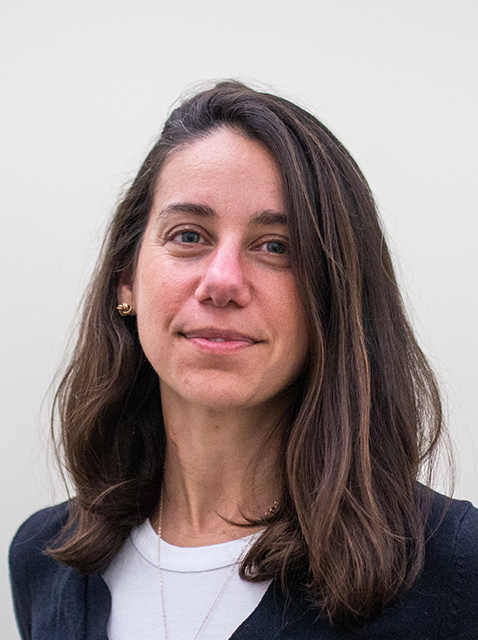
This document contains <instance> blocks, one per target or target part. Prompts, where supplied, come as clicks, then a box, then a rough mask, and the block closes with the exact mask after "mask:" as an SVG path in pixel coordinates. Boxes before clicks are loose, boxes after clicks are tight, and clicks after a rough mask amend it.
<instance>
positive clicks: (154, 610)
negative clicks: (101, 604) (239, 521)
mask: <svg viewBox="0 0 478 640" xmlns="http://www.w3.org/2000/svg"><path fill="white" fill-rule="evenodd" d="M258 535H260V533H259V534H254V535H252V536H248V537H247V538H241V539H240V540H233V541H232V542H224V543H222V544H215V545H211V546H207V547H175V546H173V545H170V544H168V543H167V542H164V540H161V571H162V581H163V590H164V604H165V612H166V624H167V630H168V637H169V638H170V639H171V640H178V639H181V640H193V638H194V637H195V635H196V633H197V631H198V629H199V627H200V626H201V624H202V622H203V620H204V618H205V617H206V615H207V613H208V611H209V610H210V609H211V607H212V605H213V603H214V601H215V600H216V598H217V596H218V594H219V592H220V591H221V588H222V586H223V585H224V582H225V581H226V578H227V576H228V574H229V572H230V570H231V567H232V568H233V573H232V575H231V577H230V578H229V579H228V581H227V584H226V587H225V589H224V591H223V592H222V594H221V596H220V597H219V599H218V601H217V602H216V604H215V605H214V607H213V609H212V611H211V613H210V615H209V618H208V620H207V622H206V624H205V625H204V627H203V629H202V630H201V633H200V635H199V638H198V640H225V639H227V638H229V637H230V636H231V635H232V634H233V633H234V631H235V630H236V629H237V627H238V626H239V625H240V624H241V623H242V622H243V621H244V620H245V619H246V618H248V617H249V615H250V614H251V613H252V612H253V611H254V609H255V608H256V607H257V605H258V604H259V602H260V601H261V599H262V596H263V595H264V593H265V592H266V591H267V588H268V586H269V584H270V582H260V583H252V582H245V581H244V580H241V578H240V577H239V575H238V569H239V564H238V563H237V561H238V559H239V558H241V559H242V558H243V557H244V551H245V550H246V546H247V549H249V547H250V546H251V544H252V543H253V542H254V540H255V539H256V537H257V536H258ZM102 575H103V578H104V580H105V582H106V584H107V585H108V588H109V590H110V592H111V597H112V608H111V613H110V618H109V621H108V629H107V633H108V639H109V640H153V639H154V640H158V639H159V640H162V639H164V637H165V635H164V623H163V613H162V607H161V592H160V585H159V572H158V536H157V534H156V532H155V531H154V529H153V528H152V526H151V524H150V522H149V520H146V521H145V522H143V524H142V525H140V526H139V527H136V528H135V529H133V531H132V532H131V535H130V536H129V538H128V540H127V541H126V543H125V544H124V545H123V547H122V549H121V550H120V552H119V553H118V555H117V556H116V557H115V559H114V560H113V562H112V563H111V564H110V566H109V567H108V568H107V569H106V570H105V571H104V572H103V574H102Z"/></svg>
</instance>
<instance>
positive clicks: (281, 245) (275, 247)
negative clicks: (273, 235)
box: [265, 240, 287, 254]
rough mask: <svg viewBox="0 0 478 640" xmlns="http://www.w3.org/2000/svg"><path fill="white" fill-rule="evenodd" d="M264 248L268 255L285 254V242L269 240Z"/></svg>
mask: <svg viewBox="0 0 478 640" xmlns="http://www.w3.org/2000/svg"><path fill="white" fill-rule="evenodd" d="M265 246H266V249H267V251H268V252H269V253H276V254H282V253H287V245H286V244H285V242H279V240H271V241H270V242H266V243H265Z"/></svg>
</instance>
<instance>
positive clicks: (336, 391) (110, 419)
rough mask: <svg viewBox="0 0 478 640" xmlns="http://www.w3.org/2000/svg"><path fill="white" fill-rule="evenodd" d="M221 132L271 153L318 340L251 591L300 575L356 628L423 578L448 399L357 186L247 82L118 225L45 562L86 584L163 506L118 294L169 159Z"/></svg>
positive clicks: (180, 132)
mask: <svg viewBox="0 0 478 640" xmlns="http://www.w3.org/2000/svg"><path fill="white" fill-rule="evenodd" d="M224 126H226V127H232V128H234V129H236V130H238V131H240V132H242V133H243V134H244V135H246V136H248V137H250V138H251V139H253V140H257V141H260V142H262V143H263V144H264V145H265V146H266V147H267V148H268V149H269V151H270V152H271V154H272V155H273V157H274V158H275V160H276V161H277V165H278V167H279V170H280V172H281V177H282V182H283V187H284V189H283V191H284V199H285V207H286V211H287V215H288V219H289V234H290V242H291V260H292V268H293V271H294V275H295V277H296V281H297V282H298V283H300V286H298V290H299V294H300V297H301V301H302V305H303V307H304V310H305V316H306V318H307V322H308V325H309V326H308V331H309V335H310V353H309V359H308V365H307V370H306V371H305V372H304V374H303V375H302V377H301V379H300V381H299V383H298V385H296V392H295V394H293V396H291V397H292V400H291V406H290V411H289V413H288V416H289V419H288V421H287V424H284V425H282V429H283V448H282V452H283V455H282V459H281V461H280V463H281V465H282V471H281V472H282V478H283V486H282V496H281V500H280V506H279V508H278V509H277V511H276V512H275V513H274V515H273V516H271V517H270V518H269V519H268V521H267V523H266V524H267V527H266V530H265V531H264V533H263V535H262V536H261V537H260V538H259V540H258V541H257V542H256V543H255V545H254V546H253V547H252V549H251V550H250V552H249V553H248V555H247V556H246V558H245V559H244V561H243V564H242V567H241V576H242V577H243V578H245V579H248V580H267V579H271V578H276V579H281V580H282V584H283V586H284V587H286V586H287V583H288V579H289V578H290V576H291V575H294V576H297V575H299V574H300V575H302V576H303V581H304V583H306V585H307V593H308V594H309V597H310V601H311V603H312V604H313V605H315V606H317V608H318V611H319V612H322V613H323V614H325V615H328V616H329V618H330V619H331V620H333V621H339V622H345V623H354V622H357V621H360V620H363V619H365V618H367V617H369V616H371V615H373V614H377V613H379V612H380V611H381V610H382V609H383V607H384V606H386V605H387V604H389V603H390V602H392V601H393V600H394V599H396V598H397V597H398V596H399V595H400V594H401V593H402V592H403V591H404V590H405V589H407V588H408V587H409V586H410V585H411V584H412V583H413V581H414V579H415V578H416V577H417V575H418V573H419V571H420V569H421V567H422V565H423V557H424V547H425V539H424V524H425V510H424V505H423V502H422V499H421V497H420V496H421V492H420V491H417V475H418V473H419V471H420V468H421V466H422V465H423V464H424V463H425V462H426V461H427V460H432V459H433V453H434V451H435V447H436V444H437V441H438V438H439V435H440V431H441V429H442V414H441V407H440V399H439V393H438V389H437V384H436V380H435V378H434V375H433V373H432V371H431V370H430V367H429V365H428V363H427V361H426V359H425V357H424V355H423V353H422V351H421V350H420V348H419V346H418V345H417V342H416V340H415V338H414V335H413V332H412V330H411V328H410V325H409V323H408V321H407V318H406V315H405V312H404V308H403V303H402V299H401V296H400V292H399V289H398V286H397V282H396V279H395V275H394V271H393V267H392V261H391V258H390V254H389V251H388V248H387V245H386V242H385V239H384V235H383V232H382V229H381V225H380V222H379V217H378V214H377V210H376V207H375V204H374V200H373V197H372V195H371V192H370V189H369V187H368V185H367V182H366V180H365V178H364V177H363V175H362V173H361V171H360V169H359V168H358V166H357V165H356V163H355V162H354V160H353V159H352V158H351V156H350V155H349V153H348V152H347V150H346V149H345V148H344V147H343V146H342V144H341V143H340V142H339V141H338V140H337V139H336V138H335V137H334V136H333V135H332V134H331V133H330V131H328V129H327V128H326V127H325V126H324V125H323V124H321V123H320V122H319V121H318V120H317V119H316V118H315V117H313V116H312V115H311V114H309V113H307V112H306V111H304V110H303V109H301V108H300V107H298V106H296V105H295V104H293V103H291V102H289V101H287V100H285V99H283V98H279V97H277V96H274V95H270V94H267V93H260V92H257V91H255V90H252V89H250V88H248V87H246V86H245V85H243V84H241V83H238V82H233V81H230V82H221V83H219V84H217V85H216V86H215V87H214V88H212V89H209V90H206V91H202V92H200V93H198V94H196V95H194V96H193V97H191V98H190V99H188V100H186V101H185V102H183V103H182V104H181V105H180V106H179V107H178V108H176V109H175V110H174V111H173V112H172V113H171V115H170V117H169V118H168V120H167V121H166V124H165V126H164V129H163V132H162V134H161V136H160V138H159V139H158V141H157V142H156V144H155V145H154V147H153V148H152V150H151V151H150V153H149V155H148V156H147V158H146V160H145V161H144V163H143V165H142V167H141V168H140V170H139V173H138V175H137V177H136V178H135V180H134V181H133V183H132V185H131V187H130V188H129V190H128V191H127V193H126V195H125V197H124V199H123V200H122V202H121V203H120V204H119V206H118V208H117V211H116V213H115V215H114V218H113V220H112V222H111V225H110V227H109V230H108V234H107V237H106V240H105V244H104V246H103V250H102V253H101V256H100V259H99V262H98V265H97V268H96V271H95V273H94V275H93V278H92V280H91V284H90V287H89V290H88V292H87V296H86V300H85V307H84V316H83V322H82V324H81V328H80V332H79V338H78V343H77V346H76V349H75V351H74V354H73V357H72V361H71V364H70V366H69V368H68V370H67V372H66V375H65V376H64V378H63V380H62V382H61V385H60V387H59V390H58V392H57V396H56V407H57V410H58V415H59V418H60V424H61V435H60V448H61V451H62V455H63V461H64V464H65V467H66V469H67V471H68V473H69V474H70V476H71V478H72V480H73V483H74V486H75V489H76V497H75V499H74V500H73V501H72V504H71V513H70V520H69V523H68V525H67V528H66V530H65V531H64V533H63V536H62V537H61V538H60V540H59V541H57V543H56V544H54V545H52V547H51V548H50V550H49V553H50V555H51V556H53V557H54V558H55V559H57V560H58V561H60V562H63V563H65V564H67V565H70V566H73V567H75V568H77V569H78V570H80V571H82V572H93V571H98V570H101V569H103V568H104V567H106V566H107V565H108V563H109V562H110V561H111V560H112V558H113V557H114V556H115V555H116V553H117V552H118V550H119V549H120V547H121V545H122V544H123V543H124V542H125V540H126V538H127V536H128V534H129V532H130V530H131V528H132V527H133V526H135V525H138V524H139V523H141V522H142V521H143V520H144V519H146V518H147V517H149V516H150V515H152V513H153V512H154V510H155V508H156V507H157V503H158V497H159V492H160V487H161V482H162V469H163V461H164V452H165V432H164V425H163V420H162V413H161V399H160V393H159V384H158V377H157V374H156V373H155V371H154V370H153V368H152V367H151V365H150V364H149V362H148V361H147V360H146V357H145V355H144V353H143V350H142V348H141V345H140V342H139V339H138V334H137V327H136V320H135V318H122V317H121V316H120V315H119V314H118V313H117V311H116V310H115V307H116V304H117V291H118V286H119V282H120V278H121V276H122V274H124V273H125V272H126V273H132V272H133V271H134V265H135V261H136V258H137V255H138V251H139V248H140V245H141V241H142V236H143V233H144V230H145V227H146V224H147V221H148V216H149V212H150V210H151V206H152V202H153V194H154V189H155V186H156V183H157V179H158V176H159V174H160V172H161V168H162V166H163V164H164V162H165V160H166V159H167V158H168V157H169V156H170V155H171V154H172V153H173V152H174V151H175V150H176V149H178V148H182V147H184V146H187V145H188V144H191V143H192V142H194V141H195V140H197V139H198V138H201V137H204V136H207V135H208V134H209V133H210V132H211V131H213V130H214V129H216V128H218V127H224ZM289 581H290V580H289Z"/></svg>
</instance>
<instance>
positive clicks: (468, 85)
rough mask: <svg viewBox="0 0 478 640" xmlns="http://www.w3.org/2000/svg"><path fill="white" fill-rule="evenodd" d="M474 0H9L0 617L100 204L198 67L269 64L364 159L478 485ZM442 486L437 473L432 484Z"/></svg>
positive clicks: (466, 484) (259, 74)
mask: <svg viewBox="0 0 478 640" xmlns="http://www.w3.org/2000/svg"><path fill="white" fill-rule="evenodd" d="M477 33H478V3H477V2H476V0H448V1H447V0H217V1H214V0H174V2H173V1H172V0H171V1H160V0H134V1H133V0H114V1H113V0H68V1H66V2H65V1H64V0H42V2H37V1H34V0H15V1H13V0H4V2H3V3H2V8H1V16H0V43H1V44H0V60H1V63H0V64H1V72H0V73H1V75H0V86H1V104H2V109H1V118H0V132H1V134H0V135H1V143H0V170H1V183H2V186H1V200H0V206H1V248H0V262H1V287H0V292H1V295H0V321H1V327H2V341H1V352H0V363H1V405H0V406H1V422H0V433H1V449H0V456H1V459H0V473H1V481H0V493H1V514H2V516H1V517H2V527H1V541H0V542H1V550H2V564H1V583H0V588H1V597H0V620H1V622H0V627H1V629H0V635H1V637H2V638H3V639H4V640H13V639H16V638H18V635H17V631H16V628H15V623H14V618H13V614H12V609H11V604H10V596H9V589H8V577H7V564H6V554H7V547H8V543H9V540H10V539H11V537H12V535H13V534H14V531H15V530H16V528H17V527H18V526H19V524H20V523H21V522H22V521H23V520H24V519H25V518H26V517H27V516H28V515H29V514H30V513H32V512H33V511H35V510H36V509H39V508H41V507H43V506H45V505H48V504H52V503H53V502H55V501H59V500H61V499H63V497H64V495H65V492H64V490H63V489H62V485H61V483H60V482H59V480H58V477H57V476H56V475H55V473H54V471H53V468H54V465H53V462H52V460H51V447H50V445H49V434H48V428H49V426H48V413H49V408H50V404H51V392H50V391H49V385H50V383H51V381H52V379H53V376H54V374H55V372H56V371H57V369H58V367H59V365H60V363H61V360H62V354H63V352H64V349H65V347H66V346H67V339H68V336H69V335H71V333H72V332H74V330H75V327H76V325H77V316H76V309H77V305H78V303H79V301H80V299H81V295H82V291H83V289H84V287H85V285H86V283H87V281H88V276H89V274H90V273H91V270H92V268H93V265H94V262H95V257H96V255H97V251H98V248H99V245H100V242H101V236H102V232H103V229H104V226H105V222H106V220H107V218H108V216H109V214H110V212H111V211H112V209H113V207H114V204H115V202H116V200H117V197H118V194H119V193H120V191H121V189H122V188H123V186H124V185H126V184H127V183H128V181H129V180H130V179H131V178H132V176H133V175H134V173H135V171H136V170H137V169H138V167H139V164H140V162H141V160H142V158H143V157H144V154H145V152H146V150H147V149H148V147H149V145H150V144H151V142H152V141H153V140H154V138H155V136H156V135H157V134H158V132H159V131H160V129H161V125H162V123H163V121H164V119H165V117H166V115H167V113H168V110H169V109H170V106H171V105H172V104H173V102H174V101H175V100H177V98H178V97H179V96H180V94H181V93H182V92H183V91H184V90H185V89H186V88H188V87H190V86H191V84H193V83H197V82H200V81H203V80H208V79H222V78H231V77H233V78H239V79H242V80H245V81H248V82H254V83H260V85H261V86H263V87H265V88H266V89H270V90H272V91H273V92H278V93H280V94H281V95H283V96H285V97H288V98H290V99H292V100H294V101H296V102H298V103H299V104H301V105H302V106H305V108H307V109H309V110H310V111H312V112H313V113H314V114H316V115H317V116H319V118H321V119H322V120H323V121H324V122H325V123H326V124H327V125H328V126H329V127H330V128H331V129H332V131H333V132H334V133H335V134H336V135H337V136H338V137H339V138H340V139H341V140H342V141H343V142H344V144H345V145H346V147H347V148H348V149H349V150H350V152H351V153H352V155H353V156H354V157H355V159H356V160H357V161H358V163H359V165H360V166H361V168H362V169H363V171H364V173H365V175H366V177H367V179H368V181H369V182H370V185H371V187H372V190H373V192H374V194H375V196H376V198H377V202H378V205H379V208H380V211H381V214H382V217H383V220H384V224H385V227H386V230H387V234H388V236H389V238H390V243H391V249H392V252H393V255H394V259H395V263H396V267H397V270H398V273H399V278H400V281H401V283H402V284H403V287H404V292H405V293H404V295H405V299H406V303H407V306H408V309H409V312H410V315H411V318H412V321H413V323H414V326H415V328H416V331H417V333H418V336H419V339H420V341H421V344H422V345H423V348H424V350H425V352H426V353H427V354H428V355H429V357H430V359H431V362H432V364H433V366H434V368H435V370H436V371H437V373H438V376H439V378H440V380H441V382H442V387H443V391H444V394H445V396H446V398H447V401H446V408H447V413H448V423H449V428H450V432H451V434H452V438H453V441H454V446H455V451H456V463H457V483H456V490H455V495H456V496H457V497H458V498H461V499H470V500H473V501H474V502H475V503H476V504H478V482H477V477H478V473H477V464H476V458H477V450H478V444H477V443H478V438H477V416H478V393H477V387H478V373H477V361H478V338H477V315H478V291H477V285H476V280H477V277H478V257H477V255H478V252H477V243H478V205H477V203H478V181H477V169H478V125H477V115H478V89H477V82H478V37H477ZM439 486H441V485H440V484H439Z"/></svg>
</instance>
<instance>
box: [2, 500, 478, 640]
mask: <svg viewBox="0 0 478 640" xmlns="http://www.w3.org/2000/svg"><path fill="white" fill-rule="evenodd" d="M447 500H448V499H447V498H445V497H444V496H441V495H440V494H436V493H435V494H434V497H433V506H432V511H431V515H430V518H429V521H428V534H427V535H428V536H429V537H428V541H427V546H426V558H425V566H424V568H423V571H422V573H421V575H420V577H419V578H418V579H417V580H416V582H415V583H414V585H413V586H412V588H411V589H410V590H409V591H408V592H407V593H406V594H405V595H404V596H403V597H402V598H401V600H400V601H399V602H397V603H395V604H394V605H392V606H390V607H388V608H387V609H385V611H384V612H383V613H382V615H381V616H380V617H378V618H376V619H373V620H370V621H369V622H368V623H367V624H366V625H365V626H364V627H361V628H360V629H353V630H350V629H341V628H339V627H337V626H332V625H331V624H330V623H329V622H328V621H327V620H325V619H323V618H321V619H317V612H314V611H313V610H311V609H310V608H309V607H308V606H307V603H306V602H305V600H304V599H303V598H301V597H300V596H298V595H297V594H296V595H294V593H292V595H291V598H290V600H289V601H288V602H287V605H286V601H285V598H284V595H283V594H282V592H281V590H280V588H279V586H278V585H277V584H275V583H272V584H271V586H270V587H269V589H268V591H267V592H266V594H265V595H264V597H263V599H262V600H261V602H260V603H259V605H258V606H257V608H256V609H255V611H253V613H252V614H251V615H250V616H249V618H247V620H245V621H244V622H243V623H242V625H241V626H240V627H239V628H238V629H236V631H235V632H234V634H233V635H232V636H231V639H230V640H268V639H270V640H272V639H274V640H299V639H300V640H312V639H313V638H314V639H315V638H316V639H318V640H319V639H320V640H339V639H340V640H438V639H439V640H452V639H453V640H458V639H462V640H464V639H467V640H478V509H475V508H474V507H473V506H472V505H471V504H470V503H468V502H461V501H457V500H453V501H451V503H450V505H449V508H448V510H447V511H446V513H445V516H444V517H443V510H444V507H445V505H446V501H447ZM67 517H68V504H67V503H64V504H61V505H59V506H56V507H51V508H49V509H44V510H43V511H39V512H38V513H36V514H35V515H33V516H32V517H31V518H29V519H28V520H27V521H26V522H25V523H24V524H23V525H22V526H21V527H20V529H19V531H18V533H17V534H16V536H15V538H14V540H13V542H12V545H11V549H10V577H11V583H12V590H13V598H14V604H15V612H16V616H17V621H18V626H19V629H20V632H21V636H22V638H23V640H27V639H32V640H107V635H106V624H107V621H108V616H109V611H110V604H111V598H110V593H109V591H108V587H107V586H106V584H105V582H104V581H103V579H102V578H101V576H100V575H99V574H98V573H93V574H90V575H86V576H85V575H80V574H79V573H78V572H76V571H75V570H74V569H71V568H70V567H65V566H63V565H60V564H59V563H57V562H55V561H54V560H52V559H51V558H49V557H48V556H45V555H43V553H42V552H43V550H44V549H45V547H46V546H47V544H48V542H49V541H51V540H52V538H54V537H55V536H56V535H57V533H58V532H59V531H60V529H61V527H62V526H63V524H64V523H65V522H66V519H67ZM131 640H136V639H133V638H132V639H131Z"/></svg>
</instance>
